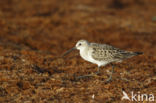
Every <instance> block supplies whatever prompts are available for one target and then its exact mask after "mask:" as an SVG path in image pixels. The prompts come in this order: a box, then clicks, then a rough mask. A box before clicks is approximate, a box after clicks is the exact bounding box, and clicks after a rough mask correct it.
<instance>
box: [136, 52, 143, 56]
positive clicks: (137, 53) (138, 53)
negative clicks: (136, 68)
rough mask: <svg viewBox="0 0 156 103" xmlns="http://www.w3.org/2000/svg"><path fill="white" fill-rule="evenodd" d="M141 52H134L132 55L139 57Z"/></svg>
mask: <svg viewBox="0 0 156 103" xmlns="http://www.w3.org/2000/svg"><path fill="white" fill-rule="evenodd" d="M141 54H143V52H134V55H141Z"/></svg>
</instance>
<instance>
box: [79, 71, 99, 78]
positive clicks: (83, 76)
mask: <svg viewBox="0 0 156 103" xmlns="http://www.w3.org/2000/svg"><path fill="white" fill-rule="evenodd" d="M97 74H99V73H97V72H96V73H94V74H88V75H82V76H78V77H77V78H76V79H81V78H86V77H94V76H96V75H97Z"/></svg>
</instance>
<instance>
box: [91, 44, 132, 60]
mask: <svg viewBox="0 0 156 103" xmlns="http://www.w3.org/2000/svg"><path fill="white" fill-rule="evenodd" d="M90 46H91V48H92V58H93V59H95V60H98V61H108V62H114V61H116V62H118V61H122V60H123V59H126V58H129V57H132V56H134V53H133V52H128V51H124V50H120V49H118V48H115V47H113V46H110V45H107V44H96V43H91V44H90Z"/></svg>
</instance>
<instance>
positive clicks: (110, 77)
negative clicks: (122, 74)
mask: <svg viewBox="0 0 156 103" xmlns="http://www.w3.org/2000/svg"><path fill="white" fill-rule="evenodd" d="M111 65H112V72H111V75H110V76H109V78H108V79H107V80H106V83H108V82H110V81H111V80H112V75H113V73H114V64H111Z"/></svg>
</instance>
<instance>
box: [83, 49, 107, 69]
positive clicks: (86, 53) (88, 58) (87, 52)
mask: <svg viewBox="0 0 156 103" xmlns="http://www.w3.org/2000/svg"><path fill="white" fill-rule="evenodd" d="M80 56H81V57H82V58H83V59H84V60H86V61H89V62H91V63H94V64H97V65H98V66H99V67H100V66H104V65H106V64H108V62H107V61H97V60H95V59H93V58H92V51H90V50H85V49H84V50H80Z"/></svg>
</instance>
